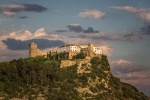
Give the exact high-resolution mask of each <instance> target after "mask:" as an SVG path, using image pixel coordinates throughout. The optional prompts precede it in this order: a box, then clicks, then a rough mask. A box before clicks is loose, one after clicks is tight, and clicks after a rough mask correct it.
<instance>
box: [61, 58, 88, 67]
mask: <svg viewBox="0 0 150 100" xmlns="http://www.w3.org/2000/svg"><path fill="white" fill-rule="evenodd" d="M89 62H90V60H89V59H79V60H73V61H71V60H61V63H60V68H65V67H69V66H73V65H75V64H77V65H82V64H86V63H89Z"/></svg>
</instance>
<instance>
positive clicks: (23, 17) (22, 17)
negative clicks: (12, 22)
mask: <svg viewBox="0 0 150 100" xmlns="http://www.w3.org/2000/svg"><path fill="white" fill-rule="evenodd" d="M19 18H21V19H26V18H28V17H27V16H21V17H19Z"/></svg>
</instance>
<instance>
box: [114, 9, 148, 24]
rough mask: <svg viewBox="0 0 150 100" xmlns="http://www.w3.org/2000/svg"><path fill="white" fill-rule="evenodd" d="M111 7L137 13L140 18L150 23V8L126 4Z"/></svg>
mask: <svg viewBox="0 0 150 100" xmlns="http://www.w3.org/2000/svg"><path fill="white" fill-rule="evenodd" d="M111 8H113V9H118V10H122V11H125V12H129V13H133V14H136V15H137V16H138V18H140V19H142V20H144V21H146V22H148V23H150V9H139V8H134V7H130V6H124V7H119V6H112V7H111Z"/></svg>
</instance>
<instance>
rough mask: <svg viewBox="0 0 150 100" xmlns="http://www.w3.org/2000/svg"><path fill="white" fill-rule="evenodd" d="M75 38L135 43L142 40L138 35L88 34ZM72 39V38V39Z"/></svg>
mask: <svg viewBox="0 0 150 100" xmlns="http://www.w3.org/2000/svg"><path fill="white" fill-rule="evenodd" d="M74 37H76V38H90V39H96V40H99V39H103V40H111V41H137V40H140V39H142V36H140V35H138V34H133V33H131V34H125V35H116V34H114V35H112V34H106V33H95V34H92V33H89V34H79V35H78V36H74ZM74 37H73V38H74Z"/></svg>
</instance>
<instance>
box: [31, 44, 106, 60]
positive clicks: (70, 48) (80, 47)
mask: <svg viewBox="0 0 150 100" xmlns="http://www.w3.org/2000/svg"><path fill="white" fill-rule="evenodd" d="M64 52H65V54H66V57H67V59H68V60H70V59H73V57H74V56H76V55H77V54H79V53H80V52H83V53H84V54H85V55H86V58H92V57H94V56H101V55H102V54H103V51H102V49H101V48H100V47H97V46H95V45H94V44H92V43H89V44H68V45H64V46H61V47H58V48H57V49H56V50H50V51H48V52H43V51H41V50H40V49H38V46H37V44H35V43H34V42H32V43H31V44H29V57H33V58H34V57H36V56H44V57H46V58H50V57H51V56H53V55H56V54H60V53H64Z"/></svg>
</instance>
